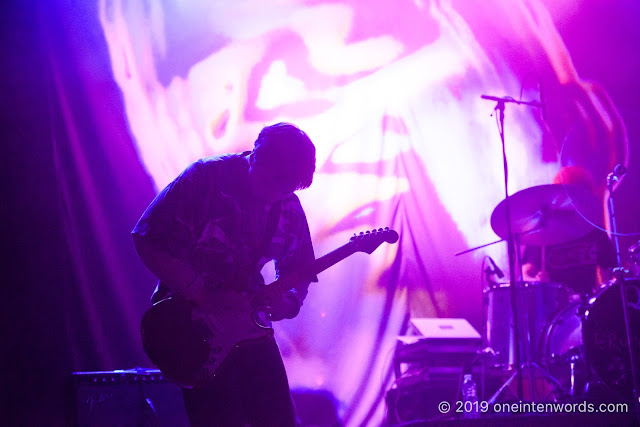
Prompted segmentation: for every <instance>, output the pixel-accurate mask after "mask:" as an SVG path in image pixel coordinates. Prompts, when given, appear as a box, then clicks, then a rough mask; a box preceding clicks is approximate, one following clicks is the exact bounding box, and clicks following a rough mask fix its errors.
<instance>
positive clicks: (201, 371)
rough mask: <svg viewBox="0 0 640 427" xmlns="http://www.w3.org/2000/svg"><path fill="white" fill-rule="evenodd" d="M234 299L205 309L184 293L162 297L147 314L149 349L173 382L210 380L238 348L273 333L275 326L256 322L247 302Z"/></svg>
mask: <svg viewBox="0 0 640 427" xmlns="http://www.w3.org/2000/svg"><path fill="white" fill-rule="evenodd" d="M235 302H236V300H235V299H234V301H225V294H221V295H220V298H219V299H218V302H217V304H216V305H217V307H216V310H214V311H211V312H209V311H207V312H206V313H205V312H203V311H201V310H200V309H198V307H197V306H196V305H195V304H193V303H191V302H189V301H186V300H184V299H182V298H179V297H170V298H166V299H164V300H162V301H158V302H157V303H155V304H154V305H153V306H152V307H150V308H149V309H148V310H147V311H146V312H145V314H144V316H143V318H142V323H141V333H142V346H143V348H144V351H145V353H147V355H148V356H149V358H150V359H151V361H152V362H153V363H154V364H155V365H156V366H157V367H158V369H160V370H161V371H162V373H163V374H164V375H165V376H166V377H167V378H168V379H169V380H171V381H173V382H174V383H176V384H178V385H180V386H182V387H186V388H192V387H197V386H199V385H202V384H204V383H206V382H207V381H208V380H210V379H211V378H212V377H213V376H214V375H215V373H216V371H217V370H218V369H219V368H220V366H221V365H223V364H224V362H225V360H227V359H228V358H229V357H230V355H231V354H232V353H233V350H234V349H235V348H237V347H240V346H242V345H243V344H244V343H247V342H252V341H255V340H260V339H266V338H267V337H270V336H272V335H273V329H271V328H269V327H264V326H258V323H256V322H255V321H254V314H253V310H252V309H251V307H250V304H249V303H248V301H247V304H246V305H241V306H240V307H238V306H237V305H236V306H234V304H233V303H235ZM243 308H244V309H243Z"/></svg>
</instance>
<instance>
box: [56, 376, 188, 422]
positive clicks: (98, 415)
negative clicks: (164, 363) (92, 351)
mask: <svg viewBox="0 0 640 427" xmlns="http://www.w3.org/2000/svg"><path fill="white" fill-rule="evenodd" d="M67 417H68V419H69V423H70V424H71V425H74V426H75V425H78V426H115V425H136V426H188V425H189V420H188V418H187V415H186V412H185V409H184V403H183V401H182V391H181V390H180V387H178V386H177V385H175V384H173V383H170V382H169V381H167V380H166V379H165V378H164V377H163V376H162V374H161V373H160V371H158V370H149V369H134V370H126V371H123V370H116V371H103V372H74V373H73V374H72V375H71V379H70V381H69V383H68V384H67Z"/></svg>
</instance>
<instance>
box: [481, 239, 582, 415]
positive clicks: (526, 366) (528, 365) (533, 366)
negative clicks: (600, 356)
mask: <svg viewBox="0 0 640 427" xmlns="http://www.w3.org/2000/svg"><path fill="white" fill-rule="evenodd" d="M517 246H518V247H519V246H520V245H519V244H518V245H517ZM540 255H541V258H540V259H541V263H540V264H541V266H542V270H541V272H540V274H541V276H542V277H545V275H547V272H546V268H545V262H544V260H545V250H544V246H542V248H541V254H540ZM517 258H518V262H517V264H518V265H519V267H520V268H519V270H520V271H522V261H521V259H520V256H519V254H518V257H517ZM521 276H522V275H521ZM510 286H511V284H510ZM513 287H514V288H515V286H513ZM512 304H513V300H512ZM515 311H517V310H514V312H515ZM528 314H529V313H528V312H527V311H526V310H525V323H526V326H527V334H526V338H525V341H526V343H525V344H526V345H525V348H526V353H527V355H526V356H527V361H526V362H525V363H523V364H521V365H519V367H520V369H516V372H514V373H513V374H512V375H511V376H510V377H509V378H508V379H507V381H506V382H505V383H504V384H502V386H501V387H500V388H499V389H498V390H497V391H496V392H495V393H494V394H493V396H491V397H490V398H489V399H488V402H489V404H493V403H495V402H496V400H497V399H498V398H499V397H500V395H502V393H503V392H504V390H505V389H506V388H507V387H508V386H509V385H510V384H511V383H512V382H513V380H515V379H517V380H518V381H522V378H523V377H522V376H523V372H524V371H525V370H526V371H528V372H529V392H530V398H531V400H532V401H535V397H536V393H535V386H534V382H535V374H536V372H537V373H540V374H542V376H543V377H544V379H545V380H547V381H548V382H549V383H551V384H553V385H554V386H555V387H556V389H557V390H560V391H562V392H564V393H566V390H565V388H564V387H563V385H562V384H561V383H560V381H558V379H557V378H555V377H554V376H553V375H551V374H550V373H549V372H548V371H547V370H546V369H544V368H543V367H542V366H540V365H538V364H537V363H536V362H534V361H533V355H532V350H531V328H530V327H529V316H528ZM513 323H514V335H515V336H514V343H515V348H516V349H518V348H519V347H520V344H521V343H520V335H516V334H515V331H516V328H515V326H516V324H517V323H518V321H517V320H515V314H514V321H513ZM516 363H518V359H517V357H516ZM516 367H517V366H516ZM573 384H574V381H573V380H572V389H573ZM569 392H570V393H571V392H572V390H570V391H569ZM517 397H518V399H519V400H524V399H523V393H522V390H520V389H519V390H518V396H517Z"/></svg>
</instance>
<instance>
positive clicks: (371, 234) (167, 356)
mask: <svg viewBox="0 0 640 427" xmlns="http://www.w3.org/2000/svg"><path fill="white" fill-rule="evenodd" d="M397 241H398V233H397V232H396V231H394V230H390V229H389V228H388V227H387V228H385V229H382V228H380V229H378V230H372V231H367V232H365V233H360V234H358V235H356V234H354V235H353V236H352V237H351V239H349V242H348V243H346V244H344V245H342V246H340V247H339V248H337V249H336V250H334V251H332V252H329V253H328V254H326V255H324V256H322V257H320V258H318V259H316V260H315V261H313V262H312V263H311V264H310V265H309V266H307V267H306V268H305V269H304V270H303V271H301V272H299V273H301V275H302V277H313V276H315V275H316V274H318V273H320V272H322V271H324V270H326V269H328V268H329V267H331V266H333V265H335V264H337V263H338V262H340V261H342V260H344V259H345V258H347V257H349V256H351V255H353V254H354V253H356V252H364V253H367V254H371V253H373V251H375V250H376V249H377V248H378V247H379V246H380V245H381V244H382V243H384V242H387V243H395V242H397ZM279 282H280V280H278V281H276V282H274V283H272V284H270V285H269V286H268V288H271V287H273V286H278V285H287V282H286V281H283V282H282V283H279ZM284 290H286V289H282V291H284ZM276 291H278V289H277V288H276ZM231 294H232V295H233V296H232V297H230V295H231ZM219 296H220V298H215V299H214V300H215V302H214V304H215V305H214V307H208V308H207V311H206V312H205V311H203V310H202V309H200V308H198V307H197V306H196V305H195V304H194V303H192V302H189V301H187V300H185V299H183V298H180V297H169V298H166V299H164V300H162V301H158V302H157V303H155V304H154V305H153V306H151V307H150V308H149V309H148V310H147V311H146V312H145V314H144V316H143V318H142V324H141V333H142V346H143V348H144V351H145V352H146V353H147V355H148V356H149V358H150V359H151V361H152V362H153V363H154V364H155V365H156V366H157V367H158V368H159V369H160V371H162V373H163V374H164V375H165V376H166V377H167V378H168V379H169V380H171V381H173V382H174V383H176V384H178V385H180V386H182V387H186V388H193V387H197V386H199V385H202V384H204V383H206V382H207V381H208V380H209V379H211V378H212V377H214V376H215V374H216V372H217V371H218V369H219V368H220V366H221V365H222V364H223V363H224V361H225V360H226V359H227V358H228V356H229V354H230V353H231V352H232V350H233V349H234V348H236V347H240V346H242V345H243V344H245V343H248V342H252V341H256V340H261V339H264V338H266V337H269V336H271V335H273V329H272V328H271V326H270V322H269V321H268V314H266V313H265V312H264V311H263V310H264V308H263V307H260V306H257V304H256V302H255V299H252V297H251V296H250V295H244V294H240V293H236V292H228V291H227V292H220V294H219Z"/></svg>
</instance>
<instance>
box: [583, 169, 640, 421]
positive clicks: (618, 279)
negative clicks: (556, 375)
mask: <svg viewBox="0 0 640 427" xmlns="http://www.w3.org/2000/svg"><path fill="white" fill-rule="evenodd" d="M626 172H627V168H626V167H625V166H624V165H621V164H618V165H616V167H615V168H613V172H611V173H610V174H609V175H608V176H607V189H608V190H609V200H608V208H609V223H610V224H611V231H612V232H613V233H612V234H613V241H614V243H615V248H616V258H617V262H618V266H617V268H615V269H614V272H613V275H614V280H615V283H616V284H618V285H619V286H620V301H621V303H622V313H623V317H624V328H625V332H626V335H627V348H628V350H629V364H630V365H631V378H632V384H633V401H634V405H635V410H636V413H637V414H638V416H639V417H640V385H639V384H638V367H637V365H636V362H635V361H636V359H635V357H634V354H633V343H632V340H631V329H630V327H629V305H628V304H627V295H626V292H625V278H626V277H625V276H626V273H627V272H626V271H625V270H624V268H623V267H622V256H621V254H620V241H619V238H618V228H617V221H616V215H615V206H614V202H613V191H614V186H615V184H616V183H617V182H619V181H620V178H622V176H623V175H624V174H625V173H626ZM636 357H637V355H636ZM588 368H589V366H588Z"/></svg>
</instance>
